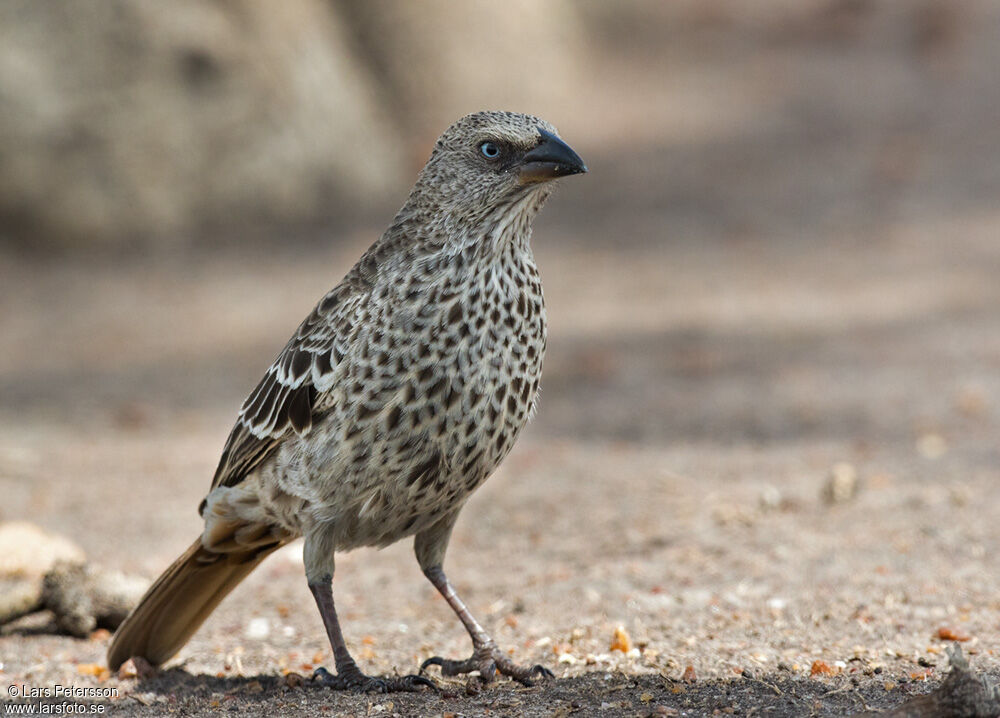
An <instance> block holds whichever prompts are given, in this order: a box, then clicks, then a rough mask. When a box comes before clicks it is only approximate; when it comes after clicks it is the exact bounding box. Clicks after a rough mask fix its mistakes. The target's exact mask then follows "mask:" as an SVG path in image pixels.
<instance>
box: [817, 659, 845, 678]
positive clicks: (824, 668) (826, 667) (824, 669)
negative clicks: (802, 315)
mask: <svg viewBox="0 0 1000 718" xmlns="http://www.w3.org/2000/svg"><path fill="white" fill-rule="evenodd" d="M838 673H840V669H838V668H835V667H833V666H831V665H830V664H829V663H826V662H824V661H813V664H812V666H811V667H810V668H809V675H811V676H835V675H837V674H838Z"/></svg>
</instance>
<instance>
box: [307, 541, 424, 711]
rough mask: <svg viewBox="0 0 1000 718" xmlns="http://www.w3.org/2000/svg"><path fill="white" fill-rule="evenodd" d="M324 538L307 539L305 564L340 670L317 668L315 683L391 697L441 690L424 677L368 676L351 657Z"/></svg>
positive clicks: (310, 585)
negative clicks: (392, 694)
mask: <svg viewBox="0 0 1000 718" xmlns="http://www.w3.org/2000/svg"><path fill="white" fill-rule="evenodd" d="M323 538H324V537H323V536H322V535H315V534H314V535H312V536H306V545H305V550H304V560H305V564H306V578H307V580H308V581H309V590H310V591H312V595H313V598H315V599H316V607H317V608H318V609H319V615H320V616H322V617H323V625H324V626H325V627H326V635H327V637H328V638H329V639H330V647H331V648H332V649H333V661H334V664H335V665H336V667H337V675H333V674H331V673H330V672H329V671H328V670H326V669H325V668H317V669H316V670H315V672H314V673H313V680H317V681H320V682H322V683H323V685H325V686H329V687H330V688H334V689H336V690H346V689H349V688H355V689H360V690H363V691H376V692H378V693H390V692H395V691H416V690H419V689H420V686H430V687H431V688H434V689H437V686H436V685H434V683H433V682H431V681H430V680H428V679H427V678H425V677H423V676H414V675H410V676H400V677H398V678H380V677H371V676H366V675H365V674H364V673H362V672H361V670H360V669H359V668H358V664H357V663H355V662H354V659H353V658H352V657H351V653H350V651H348V650H347V643H345V642H344V634H343V633H342V632H341V630H340V621H339V620H338V619H337V609H336V608H335V607H334V605H333V586H332V584H333V551H332V550H330V549H329V547H328V546H327V545H326V543H325V542H324V541H323Z"/></svg>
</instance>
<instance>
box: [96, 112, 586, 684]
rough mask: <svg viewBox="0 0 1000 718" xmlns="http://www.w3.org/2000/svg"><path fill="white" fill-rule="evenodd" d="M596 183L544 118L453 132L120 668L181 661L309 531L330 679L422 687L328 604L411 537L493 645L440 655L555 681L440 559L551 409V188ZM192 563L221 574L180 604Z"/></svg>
mask: <svg viewBox="0 0 1000 718" xmlns="http://www.w3.org/2000/svg"><path fill="white" fill-rule="evenodd" d="M583 171H586V168H585V167H584V166H583V163H582V162H581V161H580V159H579V157H577V156H576V154H575V153H574V152H573V151H572V150H571V149H569V147H568V146H566V145H565V144H564V143H563V142H562V141H561V140H559V138H558V137H557V136H556V131H555V129H554V128H553V127H552V126H551V125H549V124H548V123H546V122H544V121H542V120H539V119H538V118H535V117H530V116H527V115H519V114H514V113H501V112H483V113H477V114H474V115H469V116H467V117H465V118H463V119H461V120H459V121H458V122H456V123H455V124H454V125H452V126H451V127H450V128H449V129H448V130H447V131H446V132H445V133H444V134H443V135H442V136H441V138H440V139H439V140H438V141H437V143H436V145H435V147H434V150H433V152H432V154H431V157H430V159H429V160H428V162H427V164H426V165H425V167H424V168H423V170H422V171H421V173H420V176H419V178H418V180H417V183H416V185H415V186H414V188H413V190H412V191H411V193H410V196H409V197H408V199H407V201H406V203H405V204H404V205H403V207H402V209H400V211H399V212H398V213H397V215H396V217H395V219H394V220H393V222H392V224H391V226H390V227H389V229H388V230H386V232H385V233H384V234H383V235H382V237H381V238H380V239H379V240H378V241H377V242H375V244H374V245H372V247H371V248H370V249H369V250H368V251H367V252H366V253H365V254H364V255H363V256H362V257H361V259H360V260H359V261H358V263H357V264H356V265H355V266H354V267H353V268H352V269H351V271H350V272H349V273H348V274H347V276H346V277H345V278H344V279H343V281H342V282H341V283H340V284H338V285H337V286H336V287H335V288H334V289H333V290H331V291H330V292H329V293H327V294H326V295H325V296H324V297H323V298H322V299H321V300H320V301H319V303H318V304H317V305H316V307H315V308H314V309H313V310H312V312H311V313H310V314H309V316H308V317H307V318H306V319H305V320H304V321H303V322H302V324H301V325H300V326H299V328H298V329H297V330H296V332H295V334H294V335H293V336H292V338H291V339H290V340H289V342H288V343H287V344H286V346H285V348H284V349H283V350H282V351H281V353H280V354H279V355H278V357H277V359H276V360H275V361H274V363H273V364H272V365H271V367H270V368H269V369H268V371H267V372H266V373H265V375H264V378H263V379H262V380H261V382H260V383H259V384H258V385H257V387H256V388H255V389H254V391H252V392H251V393H250V395H249V396H248V397H247V399H246V401H245V402H244V404H243V406H242V408H241V410H240V413H239V417H238V420H237V422H236V425H235V426H234V428H233V430H232V432H231V433H230V436H229V438H228V440H227V442H226V445H225V448H224V450H223V453H222V457H221V459H220V461H219V465H218V468H217V470H216V473H215V477H214V480H213V482H212V488H211V490H210V492H209V494H208V495H207V497H206V498H205V500H204V501H203V502H202V504H201V509H200V510H201V513H202V516H203V518H204V519H205V531H204V533H203V535H202V537H201V539H200V540H199V541H197V542H196V543H195V544H194V545H193V546H192V548H191V549H189V551H188V553H187V554H185V556H182V557H181V559H179V560H178V562H175V564H174V566H172V567H171V569H169V570H168V572H167V573H166V574H164V577H162V578H161V579H160V581H158V582H157V584H154V587H153V588H152V589H151V590H150V594H149V595H147V597H146V599H144V601H143V603H142V604H140V606H139V608H137V609H136V611H135V612H134V613H133V615H132V616H130V617H129V619H128V620H127V621H126V623H125V624H124V625H123V627H122V629H121V630H120V631H119V633H118V634H117V635H116V637H115V641H114V643H113V644H112V647H111V650H110V652H109V662H110V663H111V664H112V665H115V664H116V663H120V662H121V661H122V660H124V659H126V658H128V657H129V656H131V655H143V656H144V657H145V658H147V659H149V660H151V661H152V662H153V663H161V662H163V661H164V660H166V658H169V656H170V655H172V654H173V652H175V651H176V650H177V649H178V648H179V647H180V646H181V645H183V642H184V641H185V640H186V639H187V638H188V637H189V636H190V634H191V633H193V631H194V630H196V629H197V627H198V625H200V623H201V621H203V620H204V618H205V617H206V616H207V615H208V613H209V612H210V611H211V610H212V608H214V606H215V605H216V604H217V603H218V601H220V600H221V599H222V597H224V596H225V594H226V593H227V592H228V591H229V590H230V589H231V588H232V586H233V585H235V582H237V581H238V580H240V579H242V577H243V576H244V575H245V573H247V572H249V570H250V569H251V568H252V566H253V565H255V564H256V563H257V562H259V561H260V560H261V559H262V558H263V557H264V556H266V555H267V554H268V553H270V552H271V551H273V550H274V549H275V548H277V547H278V546H280V545H283V544H284V543H287V542H288V541H291V540H292V539H294V538H296V537H298V536H304V537H305V552H304V556H305V566H306V576H307V579H308V581H309V585H310V588H311V589H312V590H313V593H314V595H316V600H317V605H318V606H319V609H320V612H321V613H322V614H323V618H324V623H325V625H326V627H327V631H328V633H329V636H330V640H331V643H332V645H333V648H334V655H335V659H336V662H337V676H333V675H331V674H325V676H324V678H325V680H326V682H328V683H330V684H331V685H334V686H337V687H345V686H347V685H365V686H369V687H371V686H374V687H378V688H383V689H389V688H399V689H403V688H411V687H413V686H415V685H418V684H421V683H424V682H426V681H425V680H424V679H420V680H417V679H416V678H414V677H410V678H409V679H395V682H392V681H388V680H387V679H369V678H367V677H365V676H363V674H361V673H360V671H359V670H358V669H357V666H356V665H355V664H354V663H353V660H352V659H351V658H350V655H349V653H348V652H347V649H346V646H345V645H344V641H343V638H342V636H341V634H340V627H339V624H338V623H337V619H336V613H335V611H334V607H333V598H332V595H331V594H329V591H330V589H329V586H330V579H331V578H332V575H333V568H334V562H333V555H334V552H335V551H343V550H349V549H352V548H356V547H359V546H386V545H388V544H390V543H393V542H395V541H397V540H399V539H401V538H404V537H406V536H411V535H412V536H416V541H415V550H416V553H417V558H418V560H419V561H420V564H421V567H422V568H423V569H424V571H425V573H426V574H427V575H428V577H429V578H430V579H431V581H432V582H434V584H435V585H436V586H437V587H438V588H439V589H440V590H441V592H442V594H443V595H445V597H446V599H448V600H449V603H451V604H452V606H453V607H454V608H455V610H456V612H457V613H458V615H459V617H460V618H461V619H462V621H463V623H465V625H466V628H467V629H468V630H469V632H470V634H471V635H472V638H473V644H474V648H475V654H474V657H473V658H472V659H469V661H464V662H456V661H445V660H444V659H432V662H434V663H438V664H440V665H441V666H442V670H443V671H444V672H446V673H449V672H462V671H465V670H475V669H479V670H480V671H481V674H482V675H484V676H486V675H487V674H491V671H492V670H500V671H501V672H504V673H507V674H509V675H512V676H513V677H515V678H517V679H519V680H522V681H527V680H528V678H529V676H530V675H532V673H533V672H534V673H537V672H540V671H539V670H537V669H524V668H520V667H518V666H515V665H514V664H512V663H510V661H509V659H507V658H506V656H503V655H502V654H500V653H499V652H498V651H496V650H495V649H496V646H495V644H494V643H493V642H492V640H491V639H490V638H489V637H488V636H487V635H486V634H485V632H484V631H483V630H482V628H481V627H480V626H479V625H478V624H477V623H476V622H475V620H474V619H472V617H471V615H469V614H468V611H467V610H466V609H465V607H464V605H462V603H461V601H460V600H459V599H458V597H457V595H455V594H454V591H453V589H452V588H451V586H450V584H449V583H448V581H447V579H446V578H445V577H444V573H443V571H442V570H441V563H442V562H443V559H444V553H445V549H446V547H447V543H448V538H449V536H450V533H451V528H452V526H453V524H454V521H455V518H456V517H457V515H458V512H459V511H460V509H461V507H462V506H463V505H464V503H465V501H466V499H467V498H468V497H469V495H470V494H471V493H472V492H473V491H474V490H475V489H476V488H477V487H478V486H479V485H480V484H481V483H482V482H483V481H484V480H485V479H486V478H487V477H488V476H489V475H490V474H491V473H492V472H493V470H494V469H495V468H496V467H497V466H498V465H499V464H500V462H501V461H502V460H503V459H504V457H505V456H506V455H507V453H508V452H509V451H510V449H511V447H512V446H513V444H514V441H515V440H516V439H517V436H518V434H519V433H520V431H521V429H522V428H523V426H524V425H525V423H526V422H527V421H528V419H529V417H530V416H531V415H532V413H533V411H534V408H535V403H536V401H537V396H538V387H539V380H540V376H541V368H542V359H543V357H544V354H545V345H546V320H545V304H544V300H543V296H542V284H541V279H540V278H539V274H538V270H537V267H536V266H535V261H534V257H533V255H532V252H531V247H530V244H529V239H530V236H531V220H532V219H533V218H534V216H535V215H536V214H537V212H538V211H539V209H540V208H541V206H542V205H543V203H544V202H545V200H546V198H547V197H548V195H549V193H550V192H551V187H552V185H551V183H550V182H549V180H551V179H554V178H556V177H560V176H563V175H568V174H575V173H578V172H583ZM248 564H249V565H250V568H246V566H247V565H248ZM188 566H193V567H195V569H193V570H196V571H201V572H203V573H204V574H205V575H203V576H202V577H201V578H200V579H199V581H198V589H197V590H194V591H193V594H194V595H193V596H188V597H181V595H180V594H181V593H182V591H180V589H183V588H184V587H185V586H187V587H188V588H190V584H191V581H192V580H193V579H192V578H191V576H192V575H193V574H191V572H190V571H187V570H186V567H188ZM213 572H214V573H213ZM206 577H207V578H206ZM185 582H187V583H185ZM178 587H180V589H179V588H178ZM189 592H190V591H189ZM172 597H175V598H172ZM192 601H193V602H195V603H196V604H197V605H195V606H194V607H192ZM197 602H200V603H197ZM144 606H145V607H147V608H146V609H145V610H144ZM150 607H151V608H150ZM178 615H179V616H180V618H176V616H178ZM494 654H495V655H494ZM372 681H375V683H372Z"/></svg>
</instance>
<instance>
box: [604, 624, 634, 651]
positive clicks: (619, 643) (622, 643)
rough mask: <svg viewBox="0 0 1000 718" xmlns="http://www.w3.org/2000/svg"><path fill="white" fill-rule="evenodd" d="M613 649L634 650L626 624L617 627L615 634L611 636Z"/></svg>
mask: <svg viewBox="0 0 1000 718" xmlns="http://www.w3.org/2000/svg"><path fill="white" fill-rule="evenodd" d="M609 650H612V651H621V652H622V653H628V652H629V651H630V650H632V639H630V638H629V637H628V633H626V632H625V627H624V626H618V628H616V629H615V634H614V636H612V638H611V648H610V649H609Z"/></svg>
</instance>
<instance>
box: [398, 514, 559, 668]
mask: <svg viewBox="0 0 1000 718" xmlns="http://www.w3.org/2000/svg"><path fill="white" fill-rule="evenodd" d="M457 517H458V511H455V512H454V513H452V514H451V515H449V516H446V517H445V518H444V519H442V520H441V521H439V522H438V523H437V524H435V525H433V526H431V527H429V528H428V529H427V530H425V531H423V532H421V533H419V534H417V538H416V541H415V542H414V550H415V551H416V554H417V560H418V561H419V562H420V567H421V568H422V569H423V571H424V575H425V576H427V578H428V579H429V580H430V582H431V583H432V584H434V587H435V588H436V589H437V590H438V591H439V592H440V593H441V595H442V596H444V600H445V601H447V602H448V605H449V606H451V608H452V610H453V611H454V612H455V614H456V615H457V616H458V618H459V620H460V621H461V622H462V624H463V625H464V626H465V630H466V631H468V632H469V636H470V637H471V638H472V655H471V656H470V657H469V658H466V659H465V660H462V661H456V660H452V659H449V658H442V657H441V656H433V657H432V658H428V659H427V660H426V661H424V662H423V663H422V664H421V665H420V672H421V673H423V671H424V669H426V668H427V667H428V666H440V667H441V675H443V676H457V675H459V674H462V673H471V672H472V671H479V677H480V679H481V680H482V681H483V682H484V683H489V682H491V681H492V680H493V679H494V678H495V677H496V674H497V672H499V673H501V674H503V675H505V676H509V677H511V678H513V679H514V680H516V681H518V682H519V683H522V684H524V685H526V686H530V685H531V684H532V680H531V679H532V678H535V677H536V676H544V677H546V678H552V677H553V675H552V671H550V670H549V669H548V668H546V667H545V666H543V665H541V664H536V665H534V666H520V665H518V664H516V663H514V662H513V661H512V660H510V658H509V657H508V656H507V655H506V654H505V653H504V652H503V651H501V650H500V647H499V646H497V644H496V642H495V641H494V640H493V638H492V637H491V636H490V634H488V633H487V632H486V629H484V628H483V627H482V626H481V625H479V621H477V620H476V619H475V617H473V615H472V614H471V613H470V612H469V609H468V607H467V606H466V605H465V603H464V602H463V601H462V599H461V598H459V596H458V594H457V593H455V588H454V586H452V585H451V581H449V580H448V577H447V576H446V575H445V573H444V569H443V568H442V567H441V564H442V563H443V562H444V553H445V550H446V549H447V547H448V539H449V538H450V537H451V529H452V527H453V526H454V524H455V519H456V518H457Z"/></svg>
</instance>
